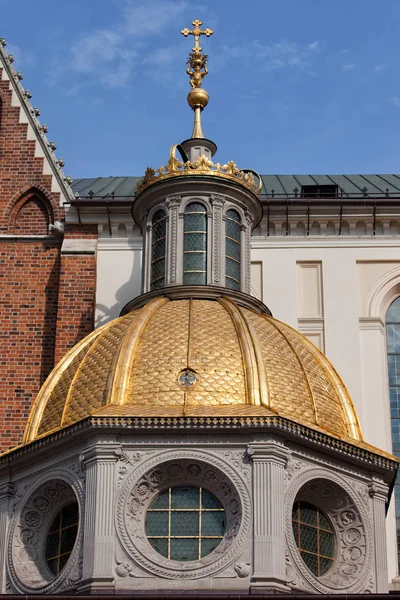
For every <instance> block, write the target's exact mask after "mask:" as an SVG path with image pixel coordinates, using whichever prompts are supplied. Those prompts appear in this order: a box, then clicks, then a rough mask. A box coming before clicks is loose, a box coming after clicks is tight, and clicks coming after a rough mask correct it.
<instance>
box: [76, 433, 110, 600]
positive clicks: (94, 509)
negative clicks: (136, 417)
mask: <svg viewBox="0 0 400 600" xmlns="http://www.w3.org/2000/svg"><path fill="white" fill-rule="evenodd" d="M119 447H120V446H119V444H107V446H103V445H95V446H91V447H90V448H87V449H86V450H84V452H83V453H82V456H81V459H82V461H83V462H84V464H85V466H86V503H85V533H84V549H83V585H82V587H81V588H80V593H91V594H93V593H96V594H106V593H109V592H110V591H112V590H113V589H114V587H115V582H114V572H113V564H114V556H115V531H114V512H115V511H114V505H115V490H116V482H115V463H116V461H117V456H116V454H115V450H117V449H118V448H119Z"/></svg>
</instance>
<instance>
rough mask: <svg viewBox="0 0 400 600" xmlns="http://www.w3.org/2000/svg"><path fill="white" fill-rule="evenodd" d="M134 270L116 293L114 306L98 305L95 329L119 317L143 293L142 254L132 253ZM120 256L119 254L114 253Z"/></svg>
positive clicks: (138, 252) (139, 252)
mask: <svg viewBox="0 0 400 600" xmlns="http://www.w3.org/2000/svg"><path fill="white" fill-rule="evenodd" d="M132 253H133V260H132V269H131V273H130V276H129V279H128V280H127V281H126V283H124V284H123V285H121V286H120V287H119V288H118V289H117V290H116V292H115V303H114V304H113V305H112V306H106V305H105V304H101V303H97V304H96V316H95V328H96V329H97V328H98V327H100V326H101V325H104V324H105V323H108V322H109V321H111V320H112V319H116V318H118V317H119V315H120V312H121V310H122V309H123V307H124V306H125V304H127V302H129V301H130V300H133V299H134V298H136V297H137V296H140V294H141V293H142V252H141V251H132ZM114 254H116V255H117V254H118V253H114Z"/></svg>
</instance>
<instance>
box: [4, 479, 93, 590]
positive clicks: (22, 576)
mask: <svg viewBox="0 0 400 600" xmlns="http://www.w3.org/2000/svg"><path fill="white" fill-rule="evenodd" d="M68 501H70V502H78V504H79V506H80V512H81V514H82V511H83V493H82V485H81V482H79V481H78V480H76V479H75V478H74V477H73V476H72V475H71V474H70V473H69V472H68V471H61V470H60V471H54V472H52V474H51V475H43V476H42V477H39V479H37V480H36V481H35V482H34V483H33V484H32V485H31V486H29V487H28V488H27V489H26V490H25V491H24V493H23V494H22V497H21V498H20V500H19V504H18V506H17V507H16V509H15V510H14V515H13V517H12V519H11V524H10V533H9V542H8V553H7V559H8V570H9V573H10V580H11V581H10V583H11V584H12V586H13V587H14V589H15V590H18V592H19V593H24V594H31V593H33V592H40V593H46V594H47V593H49V594H50V593H52V592H54V591H55V590H61V589H67V588H69V587H71V586H73V585H74V584H75V583H76V582H77V581H79V579H80V578H81V573H82V563H81V545H82V537H83V519H82V518H80V524H79V531H78V535H77V538H76V541H75V545H74V548H73V550H72V553H71V555H70V557H69V559H68V562H67V564H66V565H65V567H64V568H63V569H62V571H61V572H60V573H59V574H58V575H57V576H54V575H53V574H52V573H51V572H50V570H49V568H48V567H47V563H46V559H45V554H44V550H43V549H44V547H45V536H46V532H47V530H48V527H49V525H50V521H51V519H53V518H54V516H55V514H56V513H57V510H58V509H59V507H61V506H63V505H65V503H66V502H67V503H68Z"/></svg>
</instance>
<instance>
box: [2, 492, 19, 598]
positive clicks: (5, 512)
mask: <svg viewBox="0 0 400 600" xmlns="http://www.w3.org/2000/svg"><path fill="white" fill-rule="evenodd" d="M15 491H16V490H15V486H14V484H12V483H5V484H3V485H2V486H0V593H1V594H5V593H6V565H5V559H6V553H7V541H8V533H7V532H8V525H9V521H10V512H11V507H10V505H11V499H12V497H13V496H14V494H15Z"/></svg>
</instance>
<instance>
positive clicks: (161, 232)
mask: <svg viewBox="0 0 400 600" xmlns="http://www.w3.org/2000/svg"><path fill="white" fill-rule="evenodd" d="M151 223H152V234H151V281H150V289H152V290H158V289H160V288H162V287H164V286H165V248H166V232H167V215H166V214H165V212H164V211H163V210H157V211H156V212H155V213H154V215H153V219H152V222H151Z"/></svg>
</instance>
